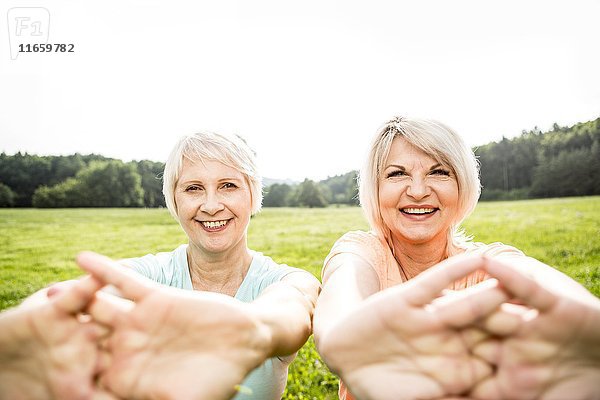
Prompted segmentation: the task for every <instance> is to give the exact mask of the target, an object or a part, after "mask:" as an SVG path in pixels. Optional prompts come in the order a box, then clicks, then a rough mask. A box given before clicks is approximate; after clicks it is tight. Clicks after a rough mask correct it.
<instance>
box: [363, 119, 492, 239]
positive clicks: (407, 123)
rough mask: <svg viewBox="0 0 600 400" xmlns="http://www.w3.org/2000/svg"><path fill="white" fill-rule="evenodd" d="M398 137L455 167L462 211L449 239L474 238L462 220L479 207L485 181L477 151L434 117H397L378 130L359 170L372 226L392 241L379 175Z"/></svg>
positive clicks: (443, 162)
mask: <svg viewBox="0 0 600 400" xmlns="http://www.w3.org/2000/svg"><path fill="white" fill-rule="evenodd" d="M396 137H402V138H404V139H405V140H406V141H407V142H408V143H410V144H411V145H412V146H414V147H416V148H417V149H419V150H421V151H422V152H424V153H425V154H427V155H428V156H430V157H432V158H434V159H435V160H436V161H437V162H439V163H440V164H442V165H445V166H447V167H448V168H451V169H452V172H453V173H454V175H455V176H456V179H457V183H458V197H459V199H458V213H457V217H456V219H455V221H453V222H452V225H451V227H450V230H449V232H448V243H449V244H453V245H455V246H461V245H463V244H464V243H465V242H466V241H468V240H470V238H468V237H466V236H465V234H464V232H463V231H462V230H461V229H460V224H461V223H462V222H463V221H464V220H465V218H467V217H468V216H469V215H470V214H471V212H473V210H474V209H475V206H476V205H477V201H478V200H479V195H480V194H481V185H480V181H479V164H478V163H477V159H476V158H475V154H474V153H473V151H472V150H471V149H470V148H469V147H468V146H467V145H466V144H465V142H464V141H463V140H462V138H461V137H460V136H459V135H458V134H457V133H456V132H454V131H453V130H452V129H450V128H449V127H448V126H446V125H444V124H442V123H440V122H438V121H433V120H426V119H417V118H411V119H409V118H404V117H394V118H393V119H392V120H390V121H388V122H386V123H385V124H383V125H382V126H381V127H380V128H379V129H378V130H377V132H376V133H375V136H374V138H373V141H372V142H371V145H370V147H369V150H368V153H367V157H366V162H365V163H364V165H363V168H362V170H361V171H360V174H359V198H360V204H361V206H362V208H363V211H364V213H365V216H366V218H367V220H368V221H369V225H370V226H371V229H372V230H374V231H375V232H376V233H377V234H378V235H380V236H381V237H383V238H384V239H385V240H386V241H387V242H388V243H391V233H390V229H389V228H388V227H387V226H385V224H384V222H383V218H382V216H381V210H380V208H379V179H380V177H381V174H382V172H383V169H384V163H385V161H386V160H387V158H388V155H389V153H390V149H391V147H392V142H393V141H394V139H395V138H396Z"/></svg>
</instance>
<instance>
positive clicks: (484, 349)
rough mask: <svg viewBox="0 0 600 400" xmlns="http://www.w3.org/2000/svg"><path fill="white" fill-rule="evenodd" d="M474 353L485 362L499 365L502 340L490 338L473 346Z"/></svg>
mask: <svg viewBox="0 0 600 400" xmlns="http://www.w3.org/2000/svg"><path fill="white" fill-rule="evenodd" d="M472 352H473V354H475V355H476V356H477V357H479V358H481V359H482V360H484V361H485V362H487V363H489V364H492V365H498V364H499V362H500V360H501V352H502V342H501V341H500V340H498V339H494V338H488V339H486V340H484V341H482V342H480V343H478V344H476V345H475V346H474V347H473V348H472Z"/></svg>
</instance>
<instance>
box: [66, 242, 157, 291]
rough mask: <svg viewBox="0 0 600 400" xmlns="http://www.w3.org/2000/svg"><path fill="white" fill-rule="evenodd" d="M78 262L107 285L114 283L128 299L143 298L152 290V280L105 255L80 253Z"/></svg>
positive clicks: (87, 252) (88, 252)
mask: <svg viewBox="0 0 600 400" xmlns="http://www.w3.org/2000/svg"><path fill="white" fill-rule="evenodd" d="M77 264H79V266H80V267H81V268H82V269H84V270H85V271H87V272H89V273H90V274H91V275H93V276H95V277H96V278H97V279H99V280H100V281H102V282H103V283H104V284H105V285H114V286H115V287H116V288H117V290H119V291H120V292H121V294H122V295H123V296H124V297H126V298H128V299H131V300H138V299H141V298H142V297H144V296H145V295H146V294H148V293H149V292H150V291H151V290H152V286H153V285H152V282H151V281H150V280H148V279H145V278H143V277H142V276H140V275H138V274H136V273H135V272H133V271H131V270H129V269H127V268H125V267H123V266H122V265H120V264H118V263H116V262H115V261H113V260H111V259H110V258H108V257H105V256H103V255H100V254H97V253H93V252H90V251H86V252H82V253H79V254H78V255H77Z"/></svg>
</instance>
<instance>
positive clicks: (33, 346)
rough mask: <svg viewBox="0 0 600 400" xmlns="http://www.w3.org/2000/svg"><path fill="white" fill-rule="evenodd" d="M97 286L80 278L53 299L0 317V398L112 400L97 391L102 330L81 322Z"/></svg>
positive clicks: (32, 303)
mask: <svg viewBox="0 0 600 400" xmlns="http://www.w3.org/2000/svg"><path fill="white" fill-rule="evenodd" d="M101 286H102V285H101V283H100V282H98V281H97V280H95V279H92V278H89V277H88V278H85V279H82V280H80V281H78V282H76V283H74V284H73V285H71V286H70V287H69V288H68V289H66V290H64V291H62V292H61V293H60V294H58V295H56V296H55V297H54V298H52V299H50V300H48V299H44V300H43V301H42V300H39V301H38V300H36V301H31V302H27V301H25V302H24V304H22V305H21V306H19V307H16V308H14V309H11V310H8V311H6V312H3V313H2V314H0V398H2V399H92V398H94V399H112V398H113V397H112V396H111V395H109V394H107V393H104V392H102V391H101V390H99V389H97V388H96V387H95V384H94V378H95V374H96V373H97V372H98V368H99V366H100V357H99V352H98V350H97V345H96V343H97V340H99V339H100V338H101V337H102V336H103V335H104V334H106V333H107V332H106V328H102V327H101V326H99V325H97V324H95V323H92V322H82V321H81V320H82V319H83V318H84V317H82V316H81V314H80V313H81V312H82V311H83V310H84V309H85V308H86V307H87V305H88V303H89V302H90V301H91V300H92V298H93V296H94V293H95V292H96V291H97V290H98V289H99V288H100V287H101Z"/></svg>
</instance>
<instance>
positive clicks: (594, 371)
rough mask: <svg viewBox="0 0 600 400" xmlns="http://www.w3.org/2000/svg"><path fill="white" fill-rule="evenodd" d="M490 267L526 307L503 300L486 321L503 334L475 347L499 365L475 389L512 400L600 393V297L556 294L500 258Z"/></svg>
mask: <svg viewBox="0 0 600 400" xmlns="http://www.w3.org/2000/svg"><path fill="white" fill-rule="evenodd" d="M548 268H550V267H548ZM486 270H487V271H488V273H489V274H490V275H492V276H494V277H495V278H496V279H498V280H499V281H500V283H501V284H502V285H503V287H504V289H505V290H506V291H507V292H509V293H510V294H511V295H512V296H514V297H515V298H516V299H517V300H519V301H520V302H521V303H522V304H524V305H525V306H526V307H520V306H513V305H510V304H507V305H504V306H503V307H502V309H501V310H499V311H498V312H496V313H494V314H493V315H491V316H489V317H488V318H487V319H486V321H485V322H484V323H483V324H482V327H483V328H484V329H485V330H486V331H488V332H489V333H490V334H493V335H496V336H497V337H499V338H498V339H497V340H493V339H488V340H485V341H483V342H481V343H478V344H477V345H476V346H475V347H474V352H475V354H477V355H478V356H480V357H482V358H483V359H485V360H487V361H488V362H490V363H492V364H494V365H495V366H496V373H495V374H494V375H492V376H489V377H487V378H486V379H485V380H483V381H482V382H480V383H479V384H478V385H477V386H476V387H475V389H474V390H473V391H472V392H471V394H472V395H473V396H474V397H476V398H485V399H511V400H520V399H542V400H543V399H572V400H576V399H598V398H600V384H599V383H598V382H600V300H598V299H596V298H595V297H593V296H581V297H578V298H576V297H575V295H566V294H562V293H554V292H552V291H550V290H548V289H546V288H544V286H543V282H539V283H538V282H536V281H535V280H534V279H532V278H530V277H528V276H527V275H526V274H525V273H523V272H522V271H520V270H519V269H517V268H514V267H511V266H510V265H506V264H502V263H499V262H488V263H487V265H486ZM565 279H570V278H567V277H565Z"/></svg>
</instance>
